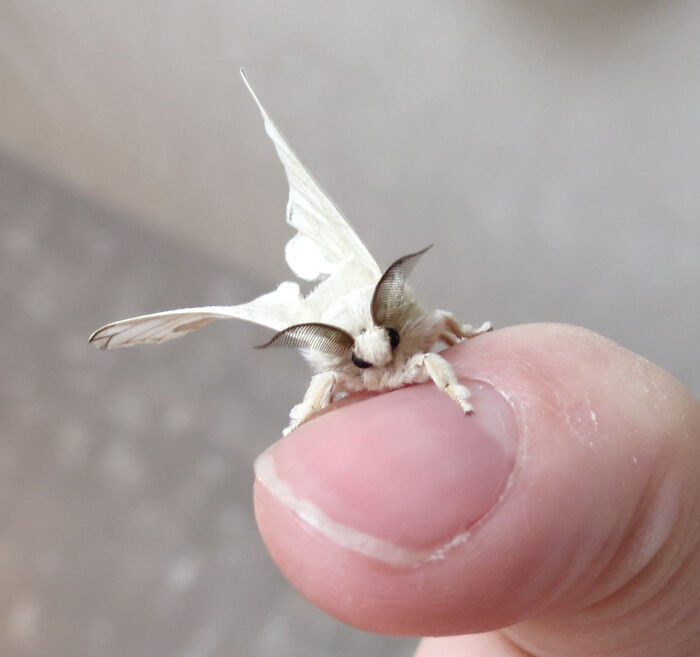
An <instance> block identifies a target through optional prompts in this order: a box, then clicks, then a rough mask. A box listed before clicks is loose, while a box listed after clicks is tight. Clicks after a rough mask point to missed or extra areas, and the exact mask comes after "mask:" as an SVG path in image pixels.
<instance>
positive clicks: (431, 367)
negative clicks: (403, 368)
mask: <svg viewBox="0 0 700 657" xmlns="http://www.w3.org/2000/svg"><path fill="white" fill-rule="evenodd" d="M409 366H410V367H411V368H412V369H414V371H415V370H423V371H425V372H427V374H428V375H429V376H430V378H431V379H432V380H433V382H434V383H435V385H436V386H437V387H438V388H440V389H441V390H444V391H445V392H446V393H447V394H448V395H449V396H450V398H451V399H453V400H454V401H456V402H457V404H458V405H459V407H460V408H461V409H462V411H464V413H466V414H468V415H471V414H472V413H473V412H474V407H473V406H472V405H471V404H470V403H469V402H468V401H467V400H468V399H469V397H470V395H471V393H470V392H469V388H467V386H464V385H462V384H461V383H460V382H459V380H458V379H457V376H456V375H455V373H454V370H453V369H452V366H451V365H450V364H449V363H448V362H447V361H446V360H445V359H444V358H443V357H442V356H440V355H439V354H433V353H428V354H418V355H416V356H414V357H413V358H411V361H409ZM413 378H414V381H418V380H420V377H419V376H415V377H413Z"/></svg>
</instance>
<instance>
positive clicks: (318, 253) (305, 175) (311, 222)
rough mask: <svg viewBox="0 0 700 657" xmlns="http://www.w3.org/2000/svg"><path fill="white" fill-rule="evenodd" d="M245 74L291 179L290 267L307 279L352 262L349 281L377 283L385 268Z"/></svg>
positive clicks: (288, 209) (353, 282)
mask: <svg viewBox="0 0 700 657" xmlns="http://www.w3.org/2000/svg"><path fill="white" fill-rule="evenodd" d="M241 76H242V77H243V81H244V82H245V84H246V86H247V87H248V90H249V91H250V93H251V95H252V96H253V98H254V99H255V102H256V103H257V105H258V108H259V109H260V113H261V114H262V117H263V120H264V121H265V131H266V132H267V134H268V135H269V137H270V139H272V143H273V144H274V146H275V150H276V151H277V155H278V156H279V158H280V160H281V162H282V165H283V166H284V171H285V174H286V176H287V181H288V183H289V200H288V201H287V222H288V223H289V224H290V225H291V226H293V227H294V228H296V230H297V231H298V232H297V234H296V235H295V236H294V237H292V239H291V240H289V242H288V243H287V246H286V249H285V256H286V258H287V262H288V263H289V266H290V267H291V269H292V271H293V272H294V273H295V274H296V275H297V276H299V277H300V278H303V279H305V280H307V281H315V280H317V279H319V278H324V277H328V276H332V275H333V274H335V273H337V272H338V271H339V270H340V269H341V268H343V267H344V265H347V264H351V266H352V270H353V277H352V278H353V279H354V280H351V281H349V285H350V286H354V287H357V286H361V285H363V284H374V283H375V282H376V281H377V279H378V278H379V277H380V276H381V270H380V269H379V267H378V265H377V263H376V262H375V261H374V258H372V256H371V254H370V253H369V251H368V250H367V248H366V247H365V245H364V244H363V243H362V242H361V241H360V238H359V237H358V236H357V235H356V234H355V232H354V231H353V229H352V228H350V225H349V224H348V222H347V221H346V220H345V219H344V218H343V215H342V214H340V211H339V210H338V208H336V206H335V205H334V204H333V202H332V201H331V200H330V198H328V196H327V195H326V194H325V193H324V191H323V190H322V189H321V186H320V185H319V184H318V183H317V182H316V181H315V180H314V178H313V177H312V176H311V174H310V173H309V172H308V171H307V170H306V168H305V167H304V165H303V164H302V163H301V162H300V161H299V158H298V157H297V156H296V155H295V153H294V151H293V150H292V149H291V148H290V146H289V144H288V143H287V140H286V139H285V138H284V136H283V135H282V133H281V132H280V131H279V130H278V128H277V126H276V125H275V124H274V123H273V121H272V119H271V118H270V117H269V116H268V114H267V112H266V111H265V108H264V107H263V106H262V103H261V102H260V100H259V99H258V97H257V96H256V95H255V92H254V91H253V89H252V87H251V86H250V83H249V82H248V80H247V78H246V76H245V73H244V71H243V69H241Z"/></svg>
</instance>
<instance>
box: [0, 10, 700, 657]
mask: <svg viewBox="0 0 700 657" xmlns="http://www.w3.org/2000/svg"><path fill="white" fill-rule="evenodd" d="M699 58H700V5H698V4H697V3H696V2H692V1H691V0H687V1H685V2H680V1H675V0H670V1H664V2H661V1H658V2H654V1H652V0H647V1H644V0H636V1H632V0H629V1H622V0H619V1H615V0H609V1H607V2H602V1H596V0H591V1H590V2H584V1H578V2H577V1H575V0H571V1H569V2H561V1H560V2H557V1H556V0H533V1H531V2H524V1H523V2H517V1H515V0H497V1H496V2H493V1H487V0H471V1H466V2H455V3H446V4H443V5H441V6H439V7H436V6H435V5H434V4H433V3H421V2H408V3H406V2H403V3H383V4H381V5H376V4H375V3H369V2H360V3H353V4H352V5H348V7H347V8H344V7H343V6H342V5H339V4H332V3H331V4H329V3H320V2H309V3H303V4H301V5H299V3H297V4H296V5H288V6H282V7H280V6H275V7H274V9H273V7H272V5H264V4H262V5H261V4H260V3H254V2H251V1H248V2H234V3H230V2H229V3H223V2H214V3H206V4H202V3H189V2H184V1H183V0H177V1H176V2H169V3H165V2H162V1H157V2H149V3H137V2H134V1H133V0H129V1H127V2H122V3H90V2H86V1H85V0H75V1H74V2H70V3H62V4H60V3H59V4H55V3H53V4H52V3H49V2H47V1H46V0H43V1H42V0H39V1H38V2H34V3H17V2H11V1H10V0H0V104H1V108H2V111H1V112H0V149H2V151H4V155H0V274H1V276H0V304H1V305H0V309H1V310H2V322H1V323H0V331H1V333H0V366H1V367H2V372H3V377H2V381H1V382H0V417H2V420H3V422H2V423H3V427H2V431H1V432H0V470H1V471H0V510H1V511H2V519H3V524H2V529H1V530H0V591H2V595H1V596H0V654H2V655H9V656H13V655H28V656H29V655H45V654H51V655H52V657H54V656H55V657H62V656H63V655H66V656H68V655H70V656H71V657H75V656H76V655H78V656H81V655H94V654H100V655H103V656H104V657H111V656H112V655H114V656H117V655H119V656H121V655H126V654H128V655H134V656H139V655H149V656H150V657H154V656H155V657H159V656H160V655H163V656H165V655H167V656H168V657H172V656H183V657H190V656H200V655H202V656H209V655H211V656H214V657H218V656H219V655H221V656H223V655H245V656H246V657H248V656H251V657H256V656H257V655H260V656H261V657H263V656H264V657H277V656H283V655H284V656H286V655H304V657H314V656H315V655H319V656H321V655H337V654H352V655H379V654H381V655H383V656H393V655H397V656H398V655H407V654H409V651H410V645H411V644H410V642H405V641H402V640H398V639H385V638H380V637H373V636H368V635H365V634H363V633H361V632H359V631H355V630H351V629H349V628H345V627H343V626H341V625H340V624H339V623H336V622H335V621H333V620H331V619H328V618H326V617H324V616H323V614H322V613H321V612H319V611H317V610H315V609H314V608H312V607H311V606H310V605H308V604H307V603H306V602H304V601H303V600H302V599H301V598H300V596H298V595H297V594H296V593H294V592H293V591H292V590H291V589H290V588H289V587H288V585H287V584H286V583H284V581H283V580H282V578H281V577H280V576H279V575H278V574H277V573H276V570H275V568H274V566H273V565H272V563H271V562H270V561H269V559H268V558H267V557H266V555H265V552H264V548H263V546H262V544H261V543H260V540H259V538H258V536H257V532H256V530H255V525H254V520H253V516H252V510H251V508H250V506H251V505H250V502H251V499H250V497H251V495H250V490H251V483H252V468H251V464H252V461H253V459H254V457H255V455H256V454H257V453H259V452H260V451H261V450H262V449H264V447H265V446H266V445H267V444H269V443H270V442H271V441H272V440H274V439H275V437H276V436H277V435H278V432H279V429H280V428H281V427H282V426H284V424H285V421H286V413H287V411H288V409H289V407H290V406H291V405H292V404H293V403H295V402H296V401H298V399H299V397H300V396H301V394H302V393H303V390H304V386H305V383H306V379H307V372H306V370H305V365H304V364H303V362H302V361H301V359H300V358H299V357H298V356H297V355H296V354H285V353H282V352H276V353H272V354H271V353H260V352H253V351H252V350H251V349H250V348H249V346H250V345H251V344H259V343H260V342H261V341H263V340H264V339H265V338H266V337H268V336H269V332H266V331H265V330H264V329H260V328H256V327H251V326H249V325H246V324H242V323H238V324H233V323H223V324H221V323H219V324H216V325H213V326H211V327H208V328H207V329H205V330H203V331H202V332H200V333H198V334H196V335H192V336H189V337H188V338H186V339H185V340H181V341H180V340H178V341H176V342H173V343H169V344H167V345H163V346H161V347H159V348H146V347H144V348H135V349H131V350H123V351H119V352H110V353H99V352H97V351H95V350H93V349H90V348H88V346H87V345H86V338H87V336H88V335H89V333H90V332H91V331H92V330H93V329H94V328H96V327H97V326H99V325H100V324H102V323H104V322H107V321H110V320H113V319H119V318H122V317H127V316H131V315H134V314H138V313H142V312H149V311H155V310H162V309H167V308H173V307H180V306H187V305H201V304H208V303H229V302H230V303H235V302H240V301H244V300H248V299H249V298H251V297H252V296H253V295H254V294H258V293H261V292H263V291H266V290H268V289H270V288H271V286H272V285H273V284H274V283H276V282H278V281H279V280H282V279H284V278H288V277H289V273H288V271H287V269H286V267H285V264H284V261H283V257H282V250H283V246H284V243H285V241H286V239H287V238H288V237H289V235H290V232H289V230H288V228H287V227H286V226H285V225H284V221H283V207H284V201H285V196H286V187H285V182H284V177H283V173H282V169H281V166H280V165H279V164H278V163H277V161H276V159H275V155H274V151H273V149H272V146H271V144H270V143H269V141H268V140H267V137H266V136H265V135H264V132H263V129H262V123H261V120H260V117H259V116H258V114H257V110H256V109H255V107H254V105H253V103H252V101H251V99H250V98H249V97H248V96H247V95H246V92H245V90H244V87H243V85H242V83H241V82H240V80H239V78H238V72H237V69H238V67H239V66H240V65H245V66H246V68H247V72H248V75H249V77H250V78H251V80H252V82H253V84H254V85H255V87H256V88H257V90H258V92H259V94H260V96H261V97H262V99H263V102H265V103H266V105H267V107H268V109H269V111H270V112H271V114H272V116H273V117H274V118H275V119H276V120H277V122H278V124H279V125H280V127H281V128H282V130H283V131H284V132H285V133H286V134H287V136H288V138H289V139H290V141H291V143H292V145H293V146H294V147H295V148H296V150H297V151H298V152H299V153H300V155H301V157H302V159H303V160H304V161H305V162H306V164H307V165H308V166H309V168H310V169H311V170H312V172H313V173H314V174H315V175H316V177H317V178H319V179H320V181H321V183H322V184H323V186H324V187H325V188H326V189H327V190H328V191H329V192H330V194H331V196H333V198H334V199H335V200H336V201H337V202H338V204H339V205H340V207H341V208H342V209H343V210H344V211H345V213H346V215H347V216H348V217H349V218H350V220H351V221H352V223H353V224H354V225H355V227H356V228H357V230H358V232H359V233H360V235H361V237H362V238H363V239H364V240H365V241H366V243H367V244H368V246H369V248H370V250H372V251H373V252H374V253H375V255H376V256H377V259H378V261H379V262H380V264H381V265H382V266H385V265H387V264H388V263H389V262H391V260H393V259H394V258H396V257H398V256H399V255H402V254H404V253H408V252H411V251H412V250H415V249H417V248H420V247H422V246H425V245H426V244H429V243H434V244H435V248H434V249H433V250H432V251H431V252H430V254H429V255H427V256H426V257H425V258H424V259H423V260H422V261H421V263H420V265H419V266H418V267H417V269H416V271H415V273H414V274H413V276H412V281H414V284H415V288H416V290H417V292H418V293H419V296H420V297H421V298H423V299H424V300H425V301H426V302H427V303H428V304H429V305H434V306H436V307H444V308H448V309H450V310H454V311H455V312H456V313H457V314H458V315H459V317H460V318H462V319H463V320H464V321H469V322H472V323H479V322H481V321H482V320H483V319H486V318H488V319H491V320H493V321H494V323H495V324H496V325H497V326H502V325H505V324H515V323H519V322H524V321H540V320H543V321H544V320H546V321H550V320H555V321H565V322H571V323H577V324H582V325H585V326H589V327H590V328H593V329H595V330H597V331H600V332H601V333H604V334H606V335H608V336H610V337H612V338H614V339H616V340H618V341H620V342H621V343H623V344H625V345H627V346H628V347H630V348H631V349H634V350H635V351H638V352H640V353H642V354H644V355H646V356H648V357H649V358H651V359H652V360H655V361H656V362H658V363H659V364H661V365H662V366H664V367H666V368H667V369H669V370H670V371H671V372H672V373H674V374H675V375H676V376H678V377H679V378H680V379H681V380H682V381H684V382H685V383H686V384H688V385H689V386H690V387H691V388H692V389H693V390H694V391H695V392H696V393H698V392H700V356H699V355H698V350H697V345H696V341H697V336H698V335H700V309H699V306H698V302H697V299H698V298H699V297H700V281H699V277H700V273H699V271H700V267H699V264H698V244H700V222H698V219H697V218H698V216H699V214H700V185H698V184H697V180H698V174H699V173H700V129H699V126H700V122H699V121H700V119H699V118H698V117H700V67H698V66H697V62H698V61H700V60H699ZM40 172H42V173H40Z"/></svg>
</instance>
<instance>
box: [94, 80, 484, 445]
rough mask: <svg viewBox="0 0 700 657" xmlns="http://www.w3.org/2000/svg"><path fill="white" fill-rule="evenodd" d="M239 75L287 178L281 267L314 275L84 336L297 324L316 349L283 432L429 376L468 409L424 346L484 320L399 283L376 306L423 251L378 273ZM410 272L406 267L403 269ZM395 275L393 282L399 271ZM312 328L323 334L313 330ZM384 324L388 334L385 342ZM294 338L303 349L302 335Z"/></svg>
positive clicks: (149, 338)
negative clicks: (366, 395) (472, 319)
mask: <svg viewBox="0 0 700 657" xmlns="http://www.w3.org/2000/svg"><path fill="white" fill-rule="evenodd" d="M243 79H244V81H245V83H246V85H247V86H248V89H249V90H250V92H251V94H252V95H253V98H254V99H255V102H256V103H257V105H258V108H259V109H260V112H261V114H262V116H263V119H264V123H265V130H266V132H267V134H268V135H269V137H270V138H271V139H272V142H273V144H274V146H275V149H276V151H277V154H278V156H279V158H280V160H281V162H282V165H283V166H284V170H285V174H286V176H287V181H288V182H289V200H288V202H287V223H288V224H289V225H290V226H292V227H293V228H294V229H296V231H297V232H296V234H295V235H294V237H292V238H291V240H290V241H289V242H288V243H287V246H286V248H285V257H286V260H287V263H288V264H289V266H290V267H291V269H292V270H293V271H294V273H295V274H296V275H297V276H298V277H299V278H302V279H305V280H307V281H316V282H317V285H316V287H315V288H313V290H312V291H311V292H310V293H309V294H308V295H307V296H306V297H304V296H303V295H302V294H301V291H300V289H299V285H298V284H297V283H296V282H291V281H287V282H284V283H281V284H280V285H279V286H278V287H277V289H276V290H273V291H272V292H269V293H268V294H264V295H262V296H260V297H258V298H257V299H253V300H252V301H250V302H248V303H244V304H239V305H236V306H204V307H201V308H183V309H179V310H169V311H166V312H160V313H153V314H150V315H141V316H138V317H133V318H131V319H126V320H121V321H118V322H113V323H111V324H108V325H106V326H103V327H102V328H100V329H98V330H97V331H95V333H93V335H92V336H91V337H90V342H93V343H94V344H96V345H97V346H98V347H100V348H102V349H113V348H116V347H126V346H131V345H135V344H149V343H150V344H157V343H160V342H163V341H165V340H170V339H172V338H176V337H180V336H182V335H185V334H186V333H189V332H190V331H193V330H195V329H198V328H201V327H203V326H206V325H207V324H209V323H210V322H212V321H214V320H215V319H243V320H246V321H250V322H255V323H257V324H262V325H264V326H268V327H270V328H272V329H275V330H277V331H278V332H279V333H278V336H280V335H282V334H285V333H289V334H291V333H293V331H294V330H298V331H299V329H300V326H299V325H304V328H303V329H302V330H300V331H299V333H298V335H296V336H295V338H294V339H296V338H298V337H299V336H301V337H302V338H304V339H307V340H308V341H309V342H308V343H309V344H311V345H313V346H315V347H316V348H315V349H313V350H310V349H302V353H303V354H304V356H305V358H306V360H307V361H308V362H309V364H310V365H311V367H312V369H313V370H314V372H315V374H314V376H313V377H312V379H311V382H310V384H309V387H308V389H307V391H306V394H305V395H304V399H303V401H302V402H301V403H300V404H297V405H296V406H295V407H294V408H292V410H291V413H290V423H289V426H288V427H287V428H286V429H285V433H288V432H289V431H292V430H293V429H295V428H296V427H297V426H299V425H300V424H301V423H303V422H305V421H306V420H308V419H309V418H310V417H311V416H313V415H314V414H315V413H316V412H318V411H319V410H320V409H321V408H323V407H325V406H327V405H328V404H330V403H331V402H332V401H333V398H334V397H335V396H336V395H337V394H339V393H347V392H357V391H361V390H375V391H381V390H392V389H395V388H399V387H401V386H403V385H406V384H410V383H420V382H424V381H428V380H430V379H432V380H433V381H434V382H435V384H436V385H437V386H438V387H440V388H441V389H443V390H444V391H445V392H446V393H447V394H448V395H449V396H450V397H451V398H452V399H454V400H455V401H456V402H457V403H458V404H459V406H460V408H461V409H462V410H463V411H464V412H465V413H471V412H472V410H473V409H472V407H471V405H470V404H469V402H468V401H467V400H468V397H469V390H467V388H466V387H465V386H463V385H461V384H460V383H459V382H458V381H457V378H456V377H455V374H454V372H453V371H452V368H451V366H450V365H449V363H448V362H447V361H446V360H445V359H444V358H442V357H441V356H440V355H439V354H436V353H433V352H432V351H431V349H433V347H434V346H435V345H436V344H437V343H439V342H443V343H445V344H447V345H451V344H455V343H457V342H459V341H460V340H462V339H463V338H470V337H473V336H475V335H478V334H480V333H483V332H484V331H487V330H490V325H489V324H488V322H487V323H485V324H484V325H483V326H482V327H481V328H479V329H477V330H474V329H472V327H471V326H469V325H466V324H465V325H462V324H459V323H458V322H457V321H456V320H455V319H454V318H453V317H452V315H451V314H450V313H447V312H444V311H441V310H436V311H433V312H426V311H425V310H424V309H423V308H422V306H421V305H420V304H419V303H418V302H417V301H416V300H415V299H414V296H413V293H412V292H411V290H410V288H408V287H407V286H405V281H404V280H403V279H401V280H400V281H399V282H398V283H397V281H393V282H394V283H396V285H397V286H398V287H395V288H392V289H390V290H389V294H390V295H391V294H392V293H393V294H394V296H393V297H387V298H384V297H382V298H381V299H380V300H379V302H378V304H375V300H374V298H373V297H374V296H375V292H378V291H379V288H380V286H381V283H382V280H383V279H384V277H386V276H387V275H388V274H389V273H391V270H392V268H393V267H395V266H398V265H401V264H402V261H403V263H404V264H405V262H406V261H407V260H408V259H411V258H413V259H415V258H417V256H419V255H420V254H421V253H423V252H420V253H417V254H412V255H411V256H405V257H404V258H402V259H399V260H398V261H397V262H396V263H394V265H392V267H390V268H389V269H388V270H387V271H386V272H385V274H384V276H382V272H381V270H380V269H379V266H378V265H377V263H376V262H375V261H374V259H373V258H372V256H371V254H370V253H369V251H368V250H367V248H366V247H365V246H364V244H363V243H362V242H361V241H360V239H359V238H358V237H357V235H356V234H355V232H354V231H353V230H352V228H351V227H350V225H349V224H348V223H347V222H346V221H345V219H344V218H343V216H342V215H341V214H340V212H339V210H338V209H337V208H336V206H335V205H334V204H333V202H332V201H331V200H330V199H329V198H328V196H326V194H325V193H324V192H323V190H322V189H321V187H320V186H319V185H318V183H316V181H315V180H314V179H313V177H312V176H311V174H310V173H309V172H308V171H307V170H306V169H305V167H304V166H303V165H302V163H301V162H300V161H299V159H298V158H297V156H296V155H295V153H294V151H292V149H291V148H290V146H289V144H288V143H287V141H286V140H285V138H284V137H283V136H282V134H281V132H280V131H279V130H278V129H277V126H276V125H275V124H274V123H273V122H272V120H271V119H270V117H269V116H268V114H267V112H266V111H265V109H264V107H263V106H262V104H261V103H260V101H259V100H258V98H257V96H256V95H255V93H254V92H253V90H252V88H251V87H250V85H249V84H248V81H247V80H246V79H245V76H243ZM411 266H412V265H411ZM408 271H410V267H409V268H408V269H407V270H406V272H405V273H406V275H407V272H408ZM397 276H398V277H399V279H400V278H401V272H399V274H397ZM391 283H392V281H389V285H388V287H391ZM380 296H381V295H380ZM382 304H384V305H382ZM377 308H383V309H384V310H385V311H386V312H385V313H384V315H382V317H383V321H382V322H375V321H374V319H373V317H376V316H377V313H378V311H377ZM311 325H313V326H311ZM312 328H313V329H315V330H317V331H320V333H321V335H320V336H319V335H318V334H316V335H312V334H311V333H312V331H311V329H312ZM390 330H391V331H393V332H394V333H393V334H391V335H393V344H392V338H390V332H389V331H390ZM304 331H305V332H306V333H304ZM329 331H330V334H329ZM334 332H335V334H336V335H335V337H336V338H337V340H336V342H335V343H334V342H333V339H334V338H333V337H332V336H333V333H334ZM329 335H331V337H329ZM338 335H340V337H339V338H338V337H337V336H338ZM276 337H277V336H276ZM273 340H274V339H273ZM287 342H288V343H289V341H287ZM294 344H295V346H302V345H301V344H300V339H297V342H296V343H294ZM319 345H320V346H321V350H320V351H319V350H318V347H319ZM323 349H325V350H326V351H325V352H324V351H323ZM328 351H330V352H331V353H327V352H328Z"/></svg>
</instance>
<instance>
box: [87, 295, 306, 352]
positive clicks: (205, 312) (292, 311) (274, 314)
mask: <svg viewBox="0 0 700 657" xmlns="http://www.w3.org/2000/svg"><path fill="white" fill-rule="evenodd" d="M301 302H302V297H301V293H300V291H299V286H298V285H297V284H296V283H289V282H287V283H282V284H281V285H280V286H279V287H278V288H277V289H276V290H274V291H273V292H269V293H268V294H263V295H262V296H260V297H258V298H257V299H253V301H250V302H249V303H243V304H240V305H238V306H204V307H202V308H182V309H180V310H167V311H165V312H162V313H153V314H151V315H141V316H140V317H132V318H131V319H123V320H121V321H119V322H113V323H111V324H107V325H106V326H103V327H102V328H100V329H98V330H97V331H95V332H94V333H93V334H92V335H91V336H90V342H92V343H93V344H94V345H95V346H97V347H99V348H100V349H116V348H117V347H131V346H133V345H135V344H158V343H159V342H165V341H166V340H172V339H173V338H179V337H181V336H183V335H185V334H186V333H189V332H190V331H194V330H195V329H198V328H202V326H206V325H207V324H209V323H211V322H213V321H214V320H215V319H243V320H246V321H248V322H255V323H256V324H262V325H263V326H269V327H270V328H271V329H275V330H277V331H281V330H282V329H283V328H286V327H287V326H289V325H290V324H293V323H294V322H295V318H296V316H297V314H298V309H299V306H300V304H301Z"/></svg>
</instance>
